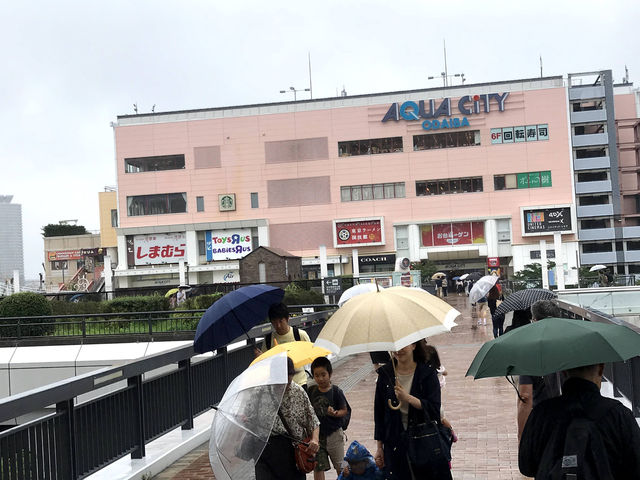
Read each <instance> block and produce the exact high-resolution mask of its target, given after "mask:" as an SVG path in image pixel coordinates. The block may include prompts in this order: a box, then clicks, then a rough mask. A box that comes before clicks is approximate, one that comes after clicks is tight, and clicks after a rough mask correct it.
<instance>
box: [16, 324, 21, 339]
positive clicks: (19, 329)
mask: <svg viewBox="0 0 640 480" xmlns="http://www.w3.org/2000/svg"><path fill="white" fill-rule="evenodd" d="M17 330H18V331H17V332H16V333H17V335H16V336H17V337H18V340H22V329H21V328H20V320H18V329H17Z"/></svg>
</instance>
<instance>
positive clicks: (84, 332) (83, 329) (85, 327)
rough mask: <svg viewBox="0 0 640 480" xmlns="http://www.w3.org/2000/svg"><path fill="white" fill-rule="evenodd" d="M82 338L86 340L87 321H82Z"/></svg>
mask: <svg viewBox="0 0 640 480" xmlns="http://www.w3.org/2000/svg"><path fill="white" fill-rule="evenodd" d="M82 338H87V319H86V318H83V319H82Z"/></svg>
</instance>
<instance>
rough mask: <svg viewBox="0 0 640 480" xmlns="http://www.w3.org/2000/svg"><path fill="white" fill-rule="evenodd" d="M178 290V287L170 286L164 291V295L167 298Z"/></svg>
mask: <svg viewBox="0 0 640 480" xmlns="http://www.w3.org/2000/svg"><path fill="white" fill-rule="evenodd" d="M179 290H180V289H179V288H172V289H171V290H169V291H168V292H167V293H165V294H164V296H165V297H167V298H168V297H170V296H171V295H175V294H176V293H178V291H179Z"/></svg>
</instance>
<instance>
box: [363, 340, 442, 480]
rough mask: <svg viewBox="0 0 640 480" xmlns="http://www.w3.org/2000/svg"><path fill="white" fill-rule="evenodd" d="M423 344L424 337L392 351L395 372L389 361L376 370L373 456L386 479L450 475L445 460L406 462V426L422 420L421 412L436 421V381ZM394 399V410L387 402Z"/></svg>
mask: <svg viewBox="0 0 640 480" xmlns="http://www.w3.org/2000/svg"><path fill="white" fill-rule="evenodd" d="M425 347H426V342H425V341H424V340H421V341H419V342H416V343H413V344H411V345H408V346H407V347H405V348H403V349H401V350H399V351H398V352H396V353H395V354H394V359H393V361H394V363H395V364H396V370H395V372H394V368H393V365H391V364H387V365H384V366H383V367H381V368H380V369H379V370H378V382H377V384H376V393H375V401H374V422H375V431H374V438H375V440H376V441H377V444H378V447H377V450H376V453H375V456H374V458H375V461H376V464H377V465H378V467H380V468H383V467H384V472H385V475H386V477H385V478H387V479H389V480H393V479H398V480H411V479H412V478H414V479H427V480H428V479H437V480H440V479H451V478H452V477H451V470H450V468H449V464H448V463H447V462H443V463H442V465H439V466H437V467H433V466H430V467H429V468H425V467H420V466H418V465H413V464H412V465H409V458H408V456H407V448H406V435H405V433H404V432H405V430H406V429H407V426H408V425H409V424H420V423H423V422H425V421H426V419H425V412H426V414H427V415H428V416H429V419H430V420H432V421H433V420H435V421H436V422H438V423H440V404H441V400H440V382H439V381H438V374H437V372H436V370H435V369H434V368H433V366H431V365H429V364H428V363H427V356H426V353H425ZM396 374H397V375H396ZM398 401H399V402H400V409H398V410H396V409H394V408H392V406H391V405H394V404H397V403H398ZM390 402H391V403H390Z"/></svg>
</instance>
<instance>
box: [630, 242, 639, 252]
mask: <svg viewBox="0 0 640 480" xmlns="http://www.w3.org/2000/svg"><path fill="white" fill-rule="evenodd" d="M627 250H640V242H638V241H634V242H627Z"/></svg>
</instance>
